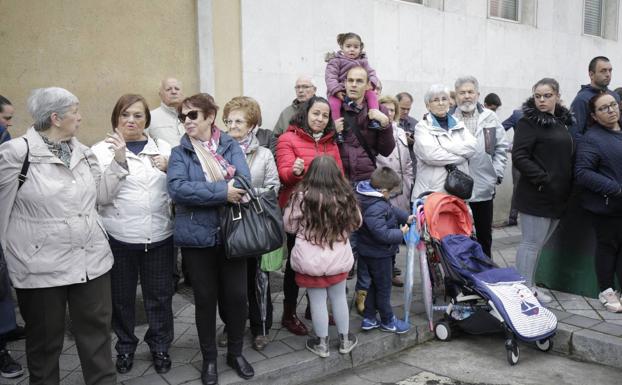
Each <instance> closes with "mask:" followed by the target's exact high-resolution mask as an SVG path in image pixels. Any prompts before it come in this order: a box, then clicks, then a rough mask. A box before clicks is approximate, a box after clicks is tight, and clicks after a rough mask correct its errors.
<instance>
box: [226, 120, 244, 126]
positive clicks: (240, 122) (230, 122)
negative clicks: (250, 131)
mask: <svg viewBox="0 0 622 385" xmlns="http://www.w3.org/2000/svg"><path fill="white" fill-rule="evenodd" d="M223 122H225V126H227V127H231V126H233V125H236V126H241V125H244V124H246V120H240V119H236V120H229V119H223Z"/></svg>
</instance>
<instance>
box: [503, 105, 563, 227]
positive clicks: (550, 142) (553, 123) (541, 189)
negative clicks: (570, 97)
mask: <svg viewBox="0 0 622 385" xmlns="http://www.w3.org/2000/svg"><path fill="white" fill-rule="evenodd" d="M523 114H524V115H523V117H522V118H521V119H520V120H519V121H518V124H517V125H516V127H515V133H514V147H513V149H512V163H513V164H514V167H516V169H517V170H518V171H520V173H521V177H520V179H519V182H518V186H517V188H516V198H515V199H516V206H517V208H518V211H520V212H523V213H525V214H529V215H534V216H538V217H547V218H560V217H561V216H562V213H563V212H564V210H565V208H566V201H567V200H568V197H569V196H570V190H571V188H572V176H573V152H574V143H573V139H572V136H571V135H570V134H569V133H568V128H567V126H569V125H571V124H572V121H573V120H572V115H571V114H570V111H568V109H567V108H565V107H563V106H561V105H557V106H556V108H555V115H554V116H553V115H551V114H549V113H545V112H541V111H540V110H538V109H537V108H536V106H535V102H534V99H533V98H529V99H527V101H526V102H525V104H523Z"/></svg>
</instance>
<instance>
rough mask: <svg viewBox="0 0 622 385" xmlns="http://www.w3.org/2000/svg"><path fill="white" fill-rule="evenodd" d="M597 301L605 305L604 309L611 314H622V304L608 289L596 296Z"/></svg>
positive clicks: (615, 293) (613, 292) (616, 295)
mask: <svg viewBox="0 0 622 385" xmlns="http://www.w3.org/2000/svg"><path fill="white" fill-rule="evenodd" d="M598 300H599V301H600V303H602V304H603V305H605V309H607V311H610V312H612V313H622V303H620V299H619V298H618V293H617V292H615V291H613V289H612V288H609V289H607V290H605V291H603V292H602V293H600V294H598Z"/></svg>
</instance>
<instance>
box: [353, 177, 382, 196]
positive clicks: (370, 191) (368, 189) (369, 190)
mask: <svg viewBox="0 0 622 385" xmlns="http://www.w3.org/2000/svg"><path fill="white" fill-rule="evenodd" d="M356 192H357V193H359V194H361V195H365V196H368V197H377V198H384V196H383V195H382V193H381V192H380V191H378V190H376V189H375V188H373V187H372V185H371V182H370V181H369V180H364V181H361V182H359V183H358V184H357V185H356Z"/></svg>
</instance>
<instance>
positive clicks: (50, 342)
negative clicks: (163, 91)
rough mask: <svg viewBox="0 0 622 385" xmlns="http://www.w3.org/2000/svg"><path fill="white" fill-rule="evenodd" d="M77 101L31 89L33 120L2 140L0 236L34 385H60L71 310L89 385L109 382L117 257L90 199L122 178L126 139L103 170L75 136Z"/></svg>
mask: <svg viewBox="0 0 622 385" xmlns="http://www.w3.org/2000/svg"><path fill="white" fill-rule="evenodd" d="M78 108H79V103H78V98H76V96H75V95H73V94H72V93H71V92H69V91H67V90H65V89H63V88H57V87H51V88H42V89H38V90H35V91H33V92H32V94H31V96H30V97H29V99H28V110H29V112H30V114H31V115H32V117H33V120H34V124H33V126H32V127H31V128H29V129H28V130H27V132H26V134H25V135H24V136H22V137H19V138H15V139H13V140H10V141H8V142H6V143H4V144H2V145H1V146H0V239H2V247H3V252H4V254H5V257H6V262H7V266H8V270H9V275H10V277H11V281H12V282H13V285H14V287H15V289H16V292H17V300H18V302H19V307H20V311H21V314H22V317H23V318H24V320H25V321H26V359H27V363H28V371H29V372H30V379H29V381H30V384H58V383H59V382H60V375H59V363H58V360H59V356H60V354H61V351H62V349H63V339H64V335H65V310H66V308H67V307H68V308H69V314H70V316H71V321H72V332H73V334H74V336H75V340H76V346H77V349H78V356H79V358H80V363H81V365H82V373H83V376H84V381H85V383H86V384H114V383H115V382H116V378H115V377H116V375H115V370H114V366H113V363H112V352H111V337H110V319H111V312H112V309H111V299H110V296H111V294H110V275H109V270H110V268H111V267H112V263H113V258H112V253H111V252H110V247H109V245H108V241H107V239H106V238H107V236H106V233H105V231H104V229H103V226H102V223H101V220H100V218H99V216H98V214H97V210H96V205H98V204H102V203H106V202H110V201H111V200H112V199H113V198H114V196H115V194H116V193H117V191H118V189H119V187H120V182H121V181H122V180H124V179H125V177H126V176H127V175H128V171H127V162H126V159H125V142H124V141H123V138H121V137H120V136H119V135H117V134H114V135H109V136H108V138H107V139H106V140H107V141H108V143H110V145H111V148H112V152H113V153H114V161H113V162H111V164H110V166H109V167H108V168H106V169H105V170H103V172H102V171H101V170H100V168H99V165H98V162H97V158H96V157H95V156H94V155H93V153H92V152H91V150H90V149H89V148H88V147H86V146H84V145H83V144H82V143H80V142H79V141H78V140H77V139H76V137H75V134H76V132H77V130H78V128H79V127H80V121H81V120H82V117H81V115H80V112H79V109H78Z"/></svg>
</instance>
